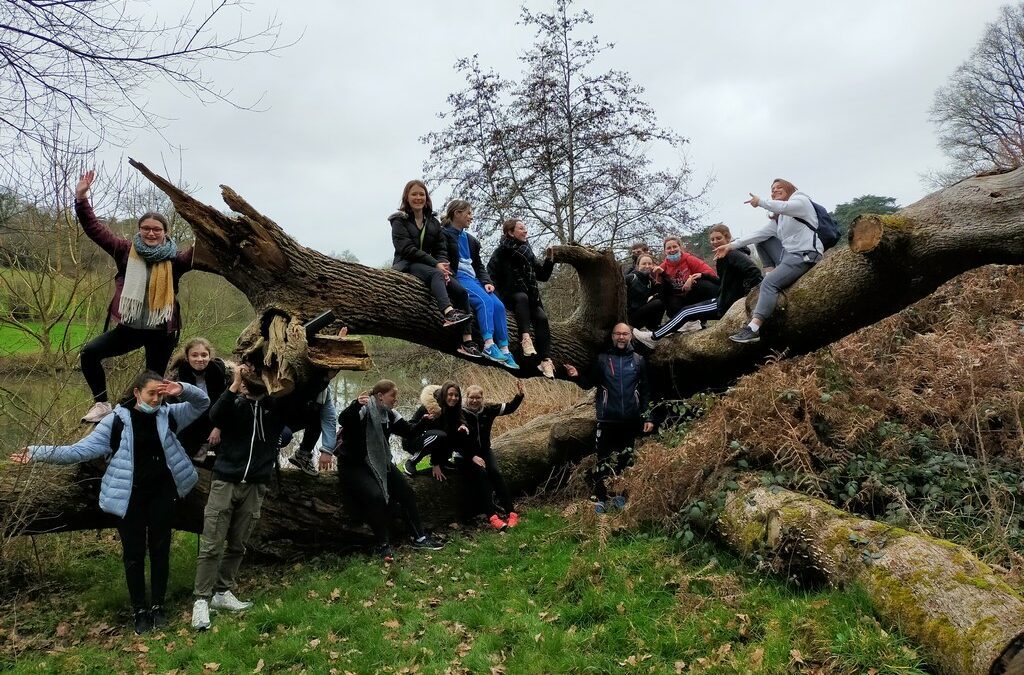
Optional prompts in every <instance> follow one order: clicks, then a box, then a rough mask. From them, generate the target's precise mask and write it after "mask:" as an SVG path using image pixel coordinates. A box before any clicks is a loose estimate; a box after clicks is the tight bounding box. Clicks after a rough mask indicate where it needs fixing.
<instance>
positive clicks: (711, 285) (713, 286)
mask: <svg viewBox="0 0 1024 675" xmlns="http://www.w3.org/2000/svg"><path fill="white" fill-rule="evenodd" d="M720 290H721V286H720V285H719V283H718V279H712V278H710V277H701V278H700V279H697V281H696V282H694V284H693V286H691V287H690V291H689V293H686V294H685V295H677V294H676V293H675V292H674V291H673V292H672V294H671V295H669V296H668V298H667V299H666V301H665V314H666V315H667V316H668V317H669V318H672V317H673V316H675V315H676V313H678V312H679V310H680V309H682V308H683V307H686V306H687V305H695V304H697V303H698V302H704V301H705V300H711V299H713V298H717V297H718V293H719V291H720Z"/></svg>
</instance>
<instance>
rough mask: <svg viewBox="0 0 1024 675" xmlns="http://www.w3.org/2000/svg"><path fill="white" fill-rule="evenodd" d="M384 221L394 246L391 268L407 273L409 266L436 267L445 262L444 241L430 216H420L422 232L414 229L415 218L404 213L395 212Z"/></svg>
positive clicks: (446, 255) (439, 227)
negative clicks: (421, 238)
mask: <svg viewBox="0 0 1024 675" xmlns="http://www.w3.org/2000/svg"><path fill="white" fill-rule="evenodd" d="M388 220H389V221H390V222H391V243H392V244H394V246H395V259H394V262H393V263H392V264H391V267H392V268H393V269H396V270H398V271H399V272H407V271H409V267H410V266H411V265H412V264H413V263H422V264H424V265H429V266H430V267H437V263H439V262H448V261H449V258H448V240H447V239H445V236H444V235H443V234H442V233H441V223H440V222H439V221H438V220H437V216H435V215H434V214H433V213H424V214H423V230H422V231H421V230H420V228H418V227H416V218H414V217H413V216H412V215H410V214H407V213H406V212H405V211H395V212H394V213H392V214H391V215H390V216H388ZM420 235H422V237H423V241H422V243H421V242H420Z"/></svg>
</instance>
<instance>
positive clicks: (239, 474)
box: [192, 364, 284, 630]
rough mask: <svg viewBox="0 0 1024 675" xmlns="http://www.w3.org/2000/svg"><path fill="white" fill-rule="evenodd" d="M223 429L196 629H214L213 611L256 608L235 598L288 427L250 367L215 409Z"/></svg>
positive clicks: (199, 572) (198, 584)
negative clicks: (250, 540) (279, 444)
mask: <svg viewBox="0 0 1024 675" xmlns="http://www.w3.org/2000/svg"><path fill="white" fill-rule="evenodd" d="M210 421H211V422H212V423H213V424H214V426H216V427H217V428H219V429H220V447H219V448H218V450H217V459H216V461H215V462H214V464H213V479H212V480H211V482H210V496H209V498H208V499H207V502H206V509H205V510H204V511H203V533H202V536H201V537H200V540H199V555H198V557H197V559H196V581H195V588H194V595H195V598H196V600H195V603H194V604H193V605H192V627H193V628H195V629H197V630H206V629H208V628H209V627H210V610H211V609H216V610H225V611H229V612H240V611H242V610H245V609H248V608H249V607H251V606H252V603H251V602H243V601H241V600H239V599H238V598H236V597H235V594H234V589H235V587H236V586H237V576H238V568H239V566H240V565H241V564H242V557H243V556H244V555H245V546H246V544H247V543H248V541H249V537H250V536H251V535H252V533H253V531H254V530H255V529H256V526H257V525H258V524H259V519H260V509H261V508H262V506H263V500H264V498H265V497H266V496H267V491H268V490H269V489H270V486H269V484H270V481H271V479H272V478H273V472H274V468H275V467H276V466H277V441H278V439H279V438H280V437H281V430H282V429H283V428H284V415H283V412H282V406H281V404H280V402H279V401H277V400H275V399H273V398H271V397H270V396H268V395H267V390H266V387H265V386H264V385H263V383H262V382H260V381H258V380H256V379H255V377H254V376H253V375H252V369H251V368H250V367H249V365H248V364H241V365H240V366H239V367H238V368H236V369H235V372H234V378H233V379H232V381H231V386H230V387H228V389H227V390H226V391H225V392H224V393H223V394H221V396H220V398H219V399H217V401H216V402H214V404H213V407H211V408H210Z"/></svg>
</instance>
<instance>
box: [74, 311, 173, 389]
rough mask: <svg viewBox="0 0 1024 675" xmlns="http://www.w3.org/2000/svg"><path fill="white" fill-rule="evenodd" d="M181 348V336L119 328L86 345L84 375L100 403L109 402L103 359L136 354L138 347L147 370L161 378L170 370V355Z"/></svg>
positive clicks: (83, 361)
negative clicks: (179, 343)
mask: <svg viewBox="0 0 1024 675" xmlns="http://www.w3.org/2000/svg"><path fill="white" fill-rule="evenodd" d="M177 346H178V332H177V331H174V332H173V333H168V332H167V331H166V330H164V329H162V328H159V329H145V330H144V329H141V328H129V327H128V326H122V325H121V324H118V325H116V326H114V327H113V328H112V329H110V330H108V331H107V332H106V333H103V334H102V335H97V336H96V337H94V338H93V339H92V340H90V341H89V342H87V343H86V344H85V346H84V347H82V351H81V353H80V354H79V359H80V360H81V362H82V374H83V375H85V381H86V382H87V383H88V384H89V389H91V390H92V398H93V400H94V401H96V402H97V403H99V402H102V401H106V400H107V376H106V374H105V373H104V372H103V359H109V358H111V357H113V356H120V355H121V354H127V353H128V352H133V351H135V350H136V349H138V348H139V347H142V348H144V349H145V350H146V368H147V369H149V370H152V371H154V372H156V373H159V374H160V375H163V374H164V371H165V370H166V369H167V362H168V361H169V360H170V358H171V353H172V352H174V348H175V347H177Z"/></svg>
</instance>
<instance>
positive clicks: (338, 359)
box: [307, 335, 373, 370]
mask: <svg viewBox="0 0 1024 675" xmlns="http://www.w3.org/2000/svg"><path fill="white" fill-rule="evenodd" d="M307 354H308V356H309V362H310V363H312V364H313V365H314V366H318V367H320V368H326V369H328V370H369V369H370V368H371V367H372V365H373V361H372V360H371V359H370V355H369V354H368V353H367V351H366V345H365V344H363V341H362V340H360V339H359V338H354V337H341V336H338V335H316V336H314V337H313V338H312V339H311V340H310V342H309V348H308V351H307Z"/></svg>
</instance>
